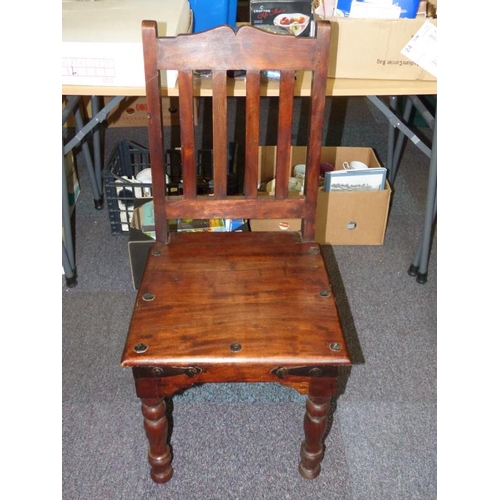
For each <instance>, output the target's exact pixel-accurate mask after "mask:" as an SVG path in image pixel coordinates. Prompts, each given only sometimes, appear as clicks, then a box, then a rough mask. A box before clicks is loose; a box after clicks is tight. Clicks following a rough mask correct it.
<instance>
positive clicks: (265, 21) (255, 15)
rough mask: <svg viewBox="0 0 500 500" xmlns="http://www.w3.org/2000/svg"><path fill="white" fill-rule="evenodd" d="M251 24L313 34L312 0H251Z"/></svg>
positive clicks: (286, 31) (271, 28)
mask: <svg viewBox="0 0 500 500" xmlns="http://www.w3.org/2000/svg"><path fill="white" fill-rule="evenodd" d="M250 24H251V25H252V26H255V27H256V28H263V29H267V30H270V31H273V32H277V33H284V34H286V33H291V34H293V35H295V36H311V33H312V32H313V31H314V28H313V25H314V19H313V13H312V2H311V0H250Z"/></svg>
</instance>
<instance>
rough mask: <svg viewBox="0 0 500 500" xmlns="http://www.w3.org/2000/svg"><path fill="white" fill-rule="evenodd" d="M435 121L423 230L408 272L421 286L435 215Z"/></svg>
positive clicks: (427, 261) (425, 269)
mask: <svg viewBox="0 0 500 500" xmlns="http://www.w3.org/2000/svg"><path fill="white" fill-rule="evenodd" d="M436 138H437V120H435V122H434V133H433V139H432V154H431V162H430V166H429V181H428V184H427V203H426V210H425V218H424V229H423V233H422V237H421V240H420V243H419V247H418V249H417V251H416V252H415V256H414V258H413V262H412V263H411V266H410V268H409V270H408V274H409V275H410V276H416V277H417V281H418V282H419V283H421V284H424V283H426V282H427V269H428V265H429V254H430V248H431V237H432V229H433V225H434V220H435V219H436V214H437V139H436Z"/></svg>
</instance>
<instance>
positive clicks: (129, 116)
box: [63, 96, 199, 127]
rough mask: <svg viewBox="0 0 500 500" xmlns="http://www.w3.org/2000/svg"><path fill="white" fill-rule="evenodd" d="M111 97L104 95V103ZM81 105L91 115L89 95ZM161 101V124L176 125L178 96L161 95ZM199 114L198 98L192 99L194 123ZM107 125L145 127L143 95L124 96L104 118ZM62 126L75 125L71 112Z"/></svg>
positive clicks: (166, 125)
mask: <svg viewBox="0 0 500 500" xmlns="http://www.w3.org/2000/svg"><path fill="white" fill-rule="evenodd" d="M110 99H111V97H104V104H107V103H108V102H109V101H110ZM82 101H83V106H84V108H85V113H86V116H87V117H90V116H92V107H91V104H90V97H89V96H83V97H82ZM162 101H163V126H165V127H177V126H179V98H178V97H162ZM65 104H66V99H65V98H64V97H63V109H64V105H65ZM198 116H199V99H198V98H196V97H195V99H194V124H195V125H198ZM84 123H85V120H84ZM106 123H107V125H108V127H147V126H148V117H147V104H146V98H145V97H133V96H127V97H125V98H124V99H123V100H122V101H121V102H120V103H119V104H118V106H116V107H115V108H114V109H113V110H112V111H110V113H109V114H108V118H107V120H106ZM63 127H75V119H74V116H73V115H72V114H71V115H70V116H69V118H68V120H67V121H66V123H64V124H63Z"/></svg>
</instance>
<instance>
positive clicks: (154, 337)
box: [122, 232, 350, 381]
mask: <svg viewBox="0 0 500 500" xmlns="http://www.w3.org/2000/svg"><path fill="white" fill-rule="evenodd" d="M170 238H171V240H170V243H169V244H167V245H165V244H161V243H157V244H155V245H154V246H153V247H152V249H151V251H150V254H149V257H148V261H147V264H146V268H145V271H144V275H143V279H142V282H141V285H140V288H139V292H138V298H137V302H136V304H135V308H134V311H133V315H132V319H131V324H130V330H129V335H128V339H127V342H126V346H125V350H124V354H123V358H122V365H123V366H132V367H140V366H157V367H158V366H160V367H161V366H190V365H195V366H197V367H200V368H201V369H202V371H203V372H204V373H205V377H203V376H202V377H201V378H200V381H217V373H219V374H220V371H219V372H218V371H217V367H222V368H224V367H226V366H233V367H235V366H238V365H239V369H237V370H234V375H233V376H230V375H228V374H227V373H225V374H224V381H228V378H229V379H232V380H235V381H260V380H267V379H269V380H272V377H269V376H268V373H269V370H271V369H273V367H274V368H276V367H279V366H289V365H290V366H298V365H301V366H322V367H329V366H330V367H331V366H339V365H349V364H350V361H349V356H348V354H347V350H346V346H345V345H344V338H343V335H342V330H341V327H340V322H339V317H338V312H337V307H336V304H335V300H334V297H333V293H332V291H331V286H330V280H329V276H328V272H327V269H326V267H325V264H324V261H323V258H322V255H321V248H320V246H319V245H318V244H315V243H303V242H302V241H301V237H300V234H299V233H278V232H277V233H273V232H260V233H259V232H255V233H252V232H241V233H173V234H171V236H170ZM151 294H152V295H151ZM153 296H154V298H153ZM214 304H217V307H216V308H214V306H213V305H214ZM313 334H314V335H313ZM137 346H140V347H139V348H138V347H137ZM207 373H208V375H207ZM210 373H212V374H213V376H212V377H211V376H210Z"/></svg>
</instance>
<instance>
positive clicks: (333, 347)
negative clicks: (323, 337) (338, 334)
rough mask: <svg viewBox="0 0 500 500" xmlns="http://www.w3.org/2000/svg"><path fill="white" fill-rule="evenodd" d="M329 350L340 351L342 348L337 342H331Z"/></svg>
mask: <svg viewBox="0 0 500 500" xmlns="http://www.w3.org/2000/svg"><path fill="white" fill-rule="evenodd" d="M330 349H331V350H332V351H340V349H342V347H341V345H340V344H339V343H338V342H332V343H331V344H330Z"/></svg>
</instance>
